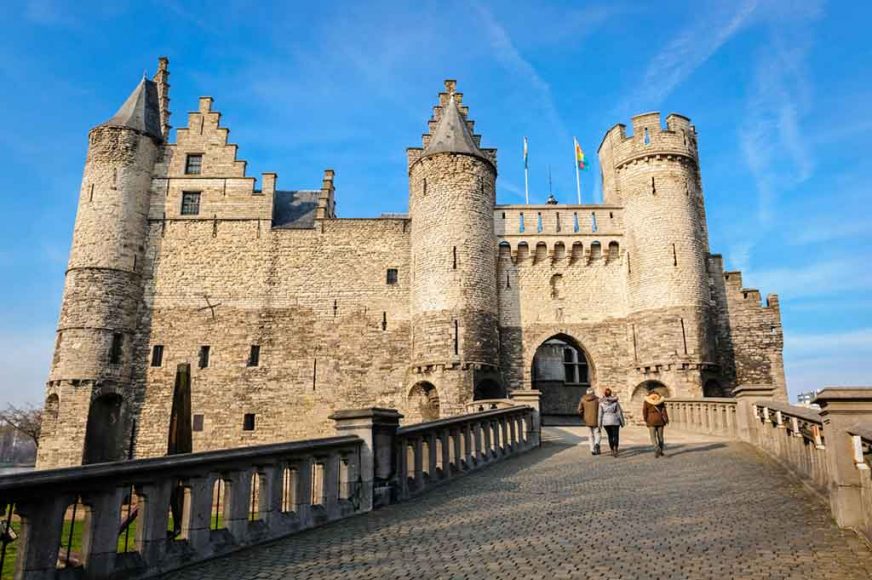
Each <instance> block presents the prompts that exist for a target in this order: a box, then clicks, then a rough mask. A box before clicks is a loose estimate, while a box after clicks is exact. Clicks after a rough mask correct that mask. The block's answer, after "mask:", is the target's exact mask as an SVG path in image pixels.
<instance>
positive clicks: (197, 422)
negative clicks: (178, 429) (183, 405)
mask: <svg viewBox="0 0 872 580" xmlns="http://www.w3.org/2000/svg"><path fill="white" fill-rule="evenodd" d="M191 430H192V431H202V430H203V415H194V416H193V417H192V419H191Z"/></svg>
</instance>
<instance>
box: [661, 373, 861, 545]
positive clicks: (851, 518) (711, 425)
mask: <svg viewBox="0 0 872 580" xmlns="http://www.w3.org/2000/svg"><path fill="white" fill-rule="evenodd" d="M771 394H772V392H771V390H770V389H769V388H768V387H760V386H743V387H739V388H737V389H736V390H735V395H736V398H735V399H722V398H703V399H669V400H667V401H666V406H667V410H668V412H669V416H670V419H671V425H672V427H673V428H677V429H682V430H685V431H690V432H696V433H706V434H712V435H720V436H723V437H727V438H730V439H738V440H741V441H745V442H748V443H750V444H752V445H754V446H756V447H758V448H760V449H761V450H763V451H764V452H765V453H766V454H767V455H769V456H770V457H772V458H773V459H775V460H776V461H777V462H778V463H780V464H781V465H782V466H784V467H785V468H787V469H788V470H789V471H791V472H793V473H794V474H796V475H797V476H798V477H799V478H800V479H802V481H803V482H805V483H806V484H807V485H808V486H809V487H810V488H811V489H813V490H814V491H816V492H817V493H818V494H820V495H821V497H823V498H825V499H826V500H827V501H828V502H829V504H830V507H831V509H832V512H833V517H834V518H835V520H836V522H837V523H838V524H839V525H840V526H842V527H845V528H852V529H855V530H857V531H858V532H861V533H862V534H864V535H865V536H866V537H867V538H868V539H869V540H872V477H870V456H872V388H826V389H824V390H822V391H821V392H820V393H819V394H818V397H817V399H816V400H815V402H816V403H817V404H818V405H819V406H820V411H817V410H815V409H811V408H807V407H798V406H795V405H788V404H786V403H784V402H781V401H775V400H772V399H771V398H770V397H771Z"/></svg>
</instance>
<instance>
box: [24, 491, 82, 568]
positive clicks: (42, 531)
mask: <svg viewBox="0 0 872 580" xmlns="http://www.w3.org/2000/svg"><path fill="white" fill-rule="evenodd" d="M73 501H74V498H72V497H67V496H60V495H58V496H54V497H45V498H37V499H32V500H28V501H26V502H19V503H18V504H17V505H16V506H15V510H16V512H17V513H18V515H19V516H21V518H22V521H21V539H20V540H19V544H18V556H17V558H16V560H17V561H16V562H15V578H28V579H29V578H36V579H39V580H42V579H45V580H51V579H54V578H55V577H56V575H57V561H58V546H59V545H60V543H61V532H62V531H63V525H64V514H65V513H66V511H67V506H69V505H70V504H71V503H72V502H73Z"/></svg>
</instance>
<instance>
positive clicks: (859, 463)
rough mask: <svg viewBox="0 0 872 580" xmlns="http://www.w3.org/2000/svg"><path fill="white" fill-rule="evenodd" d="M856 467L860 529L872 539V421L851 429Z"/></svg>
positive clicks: (856, 425)
mask: <svg viewBox="0 0 872 580" xmlns="http://www.w3.org/2000/svg"><path fill="white" fill-rule="evenodd" d="M849 433H850V435H851V443H852V450H853V460H854V467H855V469H856V470H857V476H858V478H859V480H860V504H861V506H862V514H861V517H860V518H858V522H857V524H858V527H859V528H860V531H861V532H862V533H863V534H864V535H865V536H866V537H867V538H870V539H872V421H863V422H859V423H857V424H855V425H854V426H853V427H851V428H850V430H849Z"/></svg>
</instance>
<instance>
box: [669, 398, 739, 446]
mask: <svg viewBox="0 0 872 580" xmlns="http://www.w3.org/2000/svg"><path fill="white" fill-rule="evenodd" d="M666 410H667V413H668V415H669V422H670V423H671V424H672V425H673V426H674V427H677V428H680V429H684V430H687V431H694V432H700V433H713V434H719V435H724V436H726V437H735V436H736V400H735V399H726V398H723V399H721V398H705V399H667V400H666Z"/></svg>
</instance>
